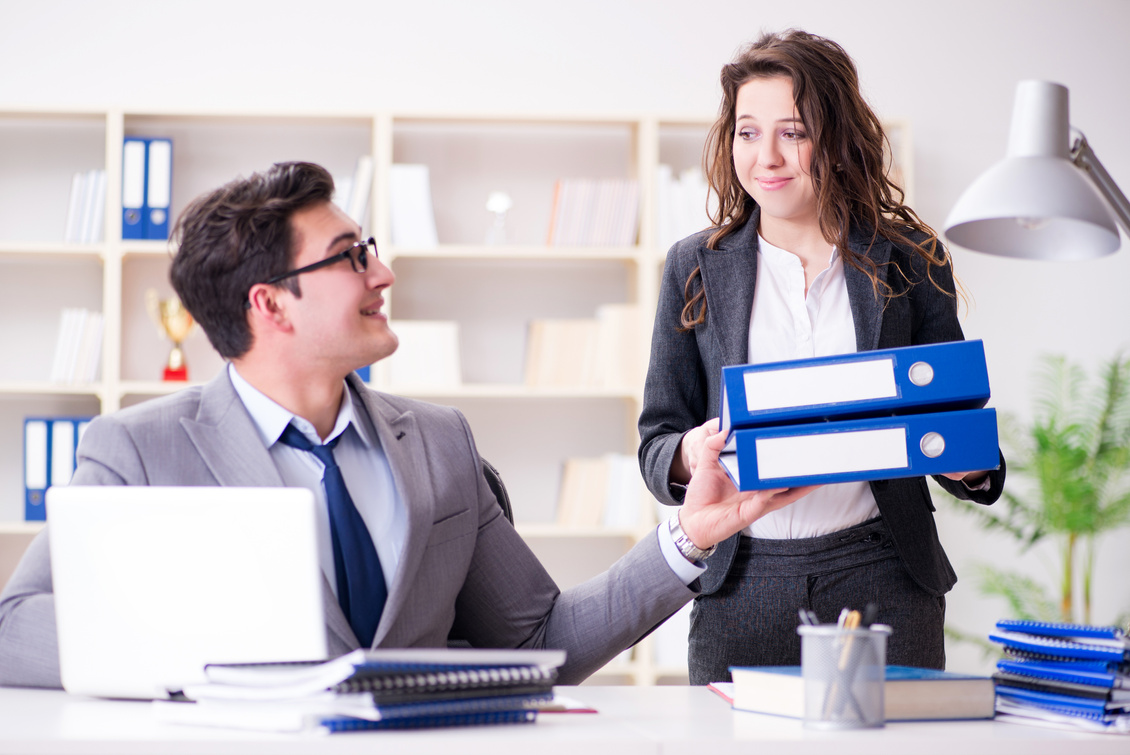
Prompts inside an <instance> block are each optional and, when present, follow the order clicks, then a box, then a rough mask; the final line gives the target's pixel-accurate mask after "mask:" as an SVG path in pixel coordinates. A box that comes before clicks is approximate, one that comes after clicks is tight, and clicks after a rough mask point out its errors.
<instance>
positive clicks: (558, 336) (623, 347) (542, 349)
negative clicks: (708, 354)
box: [525, 303, 647, 392]
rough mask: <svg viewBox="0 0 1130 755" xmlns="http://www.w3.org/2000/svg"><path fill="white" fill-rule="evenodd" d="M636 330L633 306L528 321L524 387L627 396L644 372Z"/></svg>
mask: <svg viewBox="0 0 1130 755" xmlns="http://www.w3.org/2000/svg"><path fill="white" fill-rule="evenodd" d="M642 330H643V324H642V319H641V315H640V308H639V305H637V304H621V303H610V304H601V305H600V306H598V307H597V309H596V316H595V317H590V318H561V319H539V320H532V321H531V322H530V324H529V328H528V332H527V338H526V363H525V384H526V385H528V386H531V387H539V388H601V389H605V390H613V391H623V392H633V391H634V390H635V389H636V387H638V386H640V385H642V384H643V378H644V374H645V372H646V369H647V367H646V356H645V354H644V353H643V346H642V344H643V343H646V340H645V339H642Z"/></svg>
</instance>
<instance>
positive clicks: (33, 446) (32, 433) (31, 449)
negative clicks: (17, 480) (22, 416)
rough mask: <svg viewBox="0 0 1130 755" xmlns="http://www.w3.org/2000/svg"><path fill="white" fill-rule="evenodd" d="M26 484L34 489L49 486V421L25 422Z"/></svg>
mask: <svg viewBox="0 0 1130 755" xmlns="http://www.w3.org/2000/svg"><path fill="white" fill-rule="evenodd" d="M24 486H25V487H27V488H30V489H32V490H42V489H43V488H45V487H47V423H46V422H44V421H43V420H38V419H37V420H33V421H30V422H25V423H24Z"/></svg>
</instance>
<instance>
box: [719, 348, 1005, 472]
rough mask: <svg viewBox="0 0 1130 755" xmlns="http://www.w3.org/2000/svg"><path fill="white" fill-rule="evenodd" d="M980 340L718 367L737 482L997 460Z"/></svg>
mask: <svg viewBox="0 0 1130 755" xmlns="http://www.w3.org/2000/svg"><path fill="white" fill-rule="evenodd" d="M988 400H989V376H988V370H987V368H986V364H985V348H984V345H983V344H982V342H981V341H955V342H948V343H935V344H925V345H920V346H907V347H903V348H898V349H885V350H879V351H865V352H858V353H854V354H843V355H839V356H831V357H815V358H812V359H799V360H793V361H788V362H773V363H765V364H746V365H735V366H731V367H723V368H722V406H721V410H720V413H719V420H720V426H721V429H722V431H723V432H725V433H727V443H726V446H725V448H723V450H722V454H721V455H720V457H719V461H721V463H722V466H723V467H724V468H725V469H726V473H727V474H729V476H730V478H731V479H732V480H733V481H734V484H735V485H737V487H738V489H739V490H761V489H765V488H786V487H798V486H801V485H823V484H827V483H836V482H854V481H861V480H882V479H892V478H898V477H920V476H923V475H938V474H947V473H950V472H973V471H979V470H988V469H996V468H997V467H998V466H999V464H1000V452H999V450H998V445H997V416H996V412H995V410H993V409H986V408H983V407H984V406H985V404H986V403H987V402H988Z"/></svg>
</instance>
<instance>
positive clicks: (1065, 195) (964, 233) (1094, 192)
mask: <svg viewBox="0 0 1130 755" xmlns="http://www.w3.org/2000/svg"><path fill="white" fill-rule="evenodd" d="M1070 130H1071V128H1070V125H1069V123H1068V113H1067V87H1065V86H1063V85H1061V84H1054V83H1052V82H1049V81H1022V82H1020V84H1019V85H1017V88H1016V101H1015V104H1014V106H1013V111H1012V130H1011V132H1010V134H1009V138H1008V156H1007V157H1005V159H1004V160H1001V161H1000V162H999V163H997V164H996V165H994V166H993V167H992V168H990V169H989V170H987V171H986V172H985V173H984V174H982V175H981V177H980V178H978V179H977V180H976V181H974V182H973V184H972V185H970V187H969V188H968V189H966V191H965V193H964V194H963V195H962V196H961V198H960V199H959V200H958V201H957V204H956V205H954V208H953V210H952V211H951V212H950V215H949V217H948V218H947V219H946V225H945V229H946V230H945V234H946V237H947V238H948V239H949V240H950V241H951V242H953V243H955V244H957V245H959V246H963V247H965V248H967V249H972V250H974V251H978V252H985V253H988V254H996V255H1001V256H1005V257H1023V258H1027V259H1039V260H1061V261H1074V260H1083V259H1091V258H1094V257H1101V256H1104V255H1107V254H1111V253H1112V252H1115V251H1117V249H1118V247H1119V238H1118V226H1121V227H1122V230H1123V231H1124V232H1125V233H1126V234H1127V236H1128V237H1130V202H1127V200H1126V195H1124V194H1123V193H1122V191H1121V190H1120V189H1119V188H1118V185H1117V184H1115V182H1114V180H1113V179H1112V178H1111V177H1110V174H1109V173H1107V172H1106V169H1105V168H1103V166H1102V163H1100V162H1099V159H1098V158H1097V157H1096V156H1095V153H1094V152H1093V151H1092V150H1091V147H1090V145H1089V144H1087V140H1086V139H1085V138H1084V136H1083V134H1082V133H1079V132H1078V131H1076V132H1075V133H1076V137H1075V139H1074V142H1072V141H1071V138H1070V133H1069V132H1070ZM1116 223H1117V225H1116Z"/></svg>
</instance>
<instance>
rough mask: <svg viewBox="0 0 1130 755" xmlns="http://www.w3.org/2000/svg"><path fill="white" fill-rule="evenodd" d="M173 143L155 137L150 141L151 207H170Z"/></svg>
mask: <svg viewBox="0 0 1130 755" xmlns="http://www.w3.org/2000/svg"><path fill="white" fill-rule="evenodd" d="M172 174H173V143H172V142H170V141H168V140H167V139H154V140H153V141H151V142H150V143H149V207H151V208H153V207H166V208H167V207H168V206H169V195H170V194H171V193H172V186H171V185H170V184H171V183H172Z"/></svg>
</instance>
